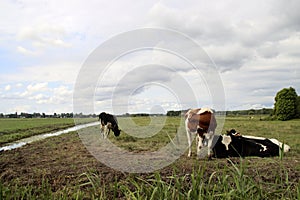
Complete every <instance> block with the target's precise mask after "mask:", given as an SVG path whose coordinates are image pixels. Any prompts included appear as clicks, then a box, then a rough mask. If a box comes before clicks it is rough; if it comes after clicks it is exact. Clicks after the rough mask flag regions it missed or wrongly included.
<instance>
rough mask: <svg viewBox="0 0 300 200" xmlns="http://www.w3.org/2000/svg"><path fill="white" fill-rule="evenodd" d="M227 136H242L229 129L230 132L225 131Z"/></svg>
mask: <svg viewBox="0 0 300 200" xmlns="http://www.w3.org/2000/svg"><path fill="white" fill-rule="evenodd" d="M226 132H227V135H228V136H242V135H241V134H240V133H238V132H236V130H235V129H231V130H230V131H226Z"/></svg>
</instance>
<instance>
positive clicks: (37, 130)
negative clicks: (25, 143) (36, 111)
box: [0, 118, 95, 146]
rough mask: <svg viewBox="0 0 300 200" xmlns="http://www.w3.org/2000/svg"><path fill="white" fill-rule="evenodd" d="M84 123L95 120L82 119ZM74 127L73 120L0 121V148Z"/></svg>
mask: <svg viewBox="0 0 300 200" xmlns="http://www.w3.org/2000/svg"><path fill="white" fill-rule="evenodd" d="M81 121H82V122H90V121H95V119H82V120H81ZM72 126H74V120H73V118H29V119H0V146H1V145H3V144H4V143H8V142H13V141H16V140H19V139H22V138H26V137H30V136H33V135H38V134H43V133H49V132H53V131H57V130H61V129H65V128H68V127H72Z"/></svg>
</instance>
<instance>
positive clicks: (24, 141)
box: [0, 122, 100, 152]
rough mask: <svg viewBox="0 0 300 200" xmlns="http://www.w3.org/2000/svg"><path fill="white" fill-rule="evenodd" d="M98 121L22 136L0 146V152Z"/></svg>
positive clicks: (93, 124) (78, 128)
mask: <svg viewBox="0 0 300 200" xmlns="http://www.w3.org/2000/svg"><path fill="white" fill-rule="evenodd" d="M99 123H100V122H93V123H88V124H81V125H76V126H73V127H71V128H67V129H64V130H60V131H57V132H53V133H45V134H41V135H34V136H31V137H28V138H23V139H21V140H17V141H15V142H12V143H8V144H6V146H3V147H0V152H1V151H8V150H12V149H16V148H20V147H22V146H24V145H26V144H29V143H32V142H34V141H38V140H43V139H45V138H48V137H53V136H58V135H61V134H64V133H69V132H72V131H77V130H80V129H83V128H87V127H90V126H96V125H99Z"/></svg>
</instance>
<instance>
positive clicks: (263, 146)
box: [259, 144, 267, 151]
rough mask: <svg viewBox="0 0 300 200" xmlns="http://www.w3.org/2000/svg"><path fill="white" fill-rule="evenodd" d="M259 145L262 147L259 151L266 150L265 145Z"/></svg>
mask: <svg viewBox="0 0 300 200" xmlns="http://www.w3.org/2000/svg"><path fill="white" fill-rule="evenodd" d="M260 146H261V147H262V148H263V149H260V150H259V151H267V146H265V145H262V144H260Z"/></svg>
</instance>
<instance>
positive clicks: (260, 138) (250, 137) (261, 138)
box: [243, 135, 266, 140]
mask: <svg viewBox="0 0 300 200" xmlns="http://www.w3.org/2000/svg"><path fill="white" fill-rule="evenodd" d="M243 137H244V138H249V139H255V140H265V139H266V138H263V137H256V136H251V135H243Z"/></svg>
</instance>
